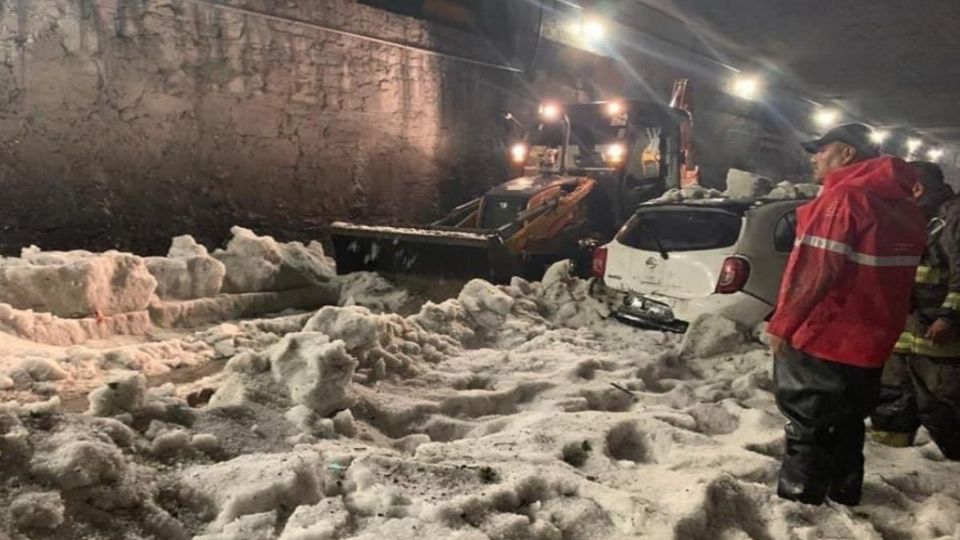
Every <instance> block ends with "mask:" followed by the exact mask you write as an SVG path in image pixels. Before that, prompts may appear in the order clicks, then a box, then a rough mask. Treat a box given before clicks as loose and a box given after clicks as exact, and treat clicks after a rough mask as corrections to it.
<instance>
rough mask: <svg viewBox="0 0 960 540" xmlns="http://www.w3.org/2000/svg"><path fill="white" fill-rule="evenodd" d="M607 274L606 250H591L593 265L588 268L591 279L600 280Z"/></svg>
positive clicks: (602, 248)
mask: <svg viewBox="0 0 960 540" xmlns="http://www.w3.org/2000/svg"><path fill="white" fill-rule="evenodd" d="M606 272H607V248H605V247H598V248H597V249H595V250H593V265H592V266H591V267H590V273H591V274H593V277H597V278H602V277H603V275H604V274H605V273H606Z"/></svg>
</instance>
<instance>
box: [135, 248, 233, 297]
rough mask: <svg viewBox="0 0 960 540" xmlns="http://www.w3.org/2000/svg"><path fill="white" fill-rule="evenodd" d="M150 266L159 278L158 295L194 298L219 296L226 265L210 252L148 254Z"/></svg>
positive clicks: (148, 265)
mask: <svg viewBox="0 0 960 540" xmlns="http://www.w3.org/2000/svg"><path fill="white" fill-rule="evenodd" d="M145 261H146V264H147V269H148V270H149V271H150V274H151V275H153V277H154V278H156V280H157V290H156V293H157V296H158V297H160V298H165V299H174V300H193V299H196V298H207V297H211V296H216V295H217V294H218V293H219V292H220V288H221V287H222V286H223V277H224V275H225V274H226V271H227V270H226V267H225V266H224V265H223V263H222V262H220V261H218V260H216V259H214V258H213V257H210V256H205V257H189V258H176V259H174V258H168V257H148V258H146V259H145Z"/></svg>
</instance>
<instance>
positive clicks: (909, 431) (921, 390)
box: [871, 354, 960, 461]
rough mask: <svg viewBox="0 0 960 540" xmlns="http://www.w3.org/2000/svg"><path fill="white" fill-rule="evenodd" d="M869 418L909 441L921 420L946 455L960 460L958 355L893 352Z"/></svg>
mask: <svg viewBox="0 0 960 540" xmlns="http://www.w3.org/2000/svg"><path fill="white" fill-rule="evenodd" d="M871 420H872V421H873V427H874V429H876V430H879V431H885V432H888V433H901V434H904V435H905V439H907V440H911V441H912V439H913V436H914V435H915V434H916V431H917V428H919V427H920V425H921V424H922V425H923V426H924V427H926V428H927V431H929V432H930V438H932V439H933V441H934V442H935V443H937V446H939V447H940V451H941V452H943V455H944V456H945V457H946V458H947V459H950V460H954V461H960V358H933V357H929V356H922V355H917V354H910V355H901V354H895V355H893V357H891V358H890V361H889V362H887V365H886V366H885V367H884V371H883V389H882V390H881V395H880V402H879V404H878V405H877V408H876V410H875V411H874V412H873V414H872V415H871Z"/></svg>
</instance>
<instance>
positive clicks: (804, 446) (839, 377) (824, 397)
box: [773, 346, 882, 505]
mask: <svg viewBox="0 0 960 540" xmlns="http://www.w3.org/2000/svg"><path fill="white" fill-rule="evenodd" d="M881 371H882V370H881V369H880V368H862V367H857V366H850V365H846V364H840V363H837V362H828V361H825V360H821V359H819V358H815V357H813V356H810V355H807V354H804V353H802V352H800V351H797V350H795V349H792V348H790V347H788V346H784V348H783V350H781V351H780V352H779V353H777V355H776V359H775V360H774V364H773V378H774V383H775V386H776V398H777V406H778V407H779V408H780V412H782V413H783V415H784V416H786V417H787V420H788V423H787V426H786V454H785V455H784V457H783V463H782V464H781V467H780V476H779V479H778V482H777V494H778V495H780V496H781V497H783V498H785V499H791V500H795V501H800V502H804V503H808V504H821V503H823V502H824V499H825V498H826V497H828V496H829V497H830V499H831V500H834V501H836V502H838V503H841V504H846V505H856V504H859V503H860V494H861V490H862V488H863V442H864V425H863V420H864V419H865V418H866V417H867V416H868V415H869V414H870V413H871V412H872V411H873V409H874V407H875V406H876V403H877V396H878V394H879V392H880V375H881Z"/></svg>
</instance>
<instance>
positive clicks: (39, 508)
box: [10, 491, 64, 529]
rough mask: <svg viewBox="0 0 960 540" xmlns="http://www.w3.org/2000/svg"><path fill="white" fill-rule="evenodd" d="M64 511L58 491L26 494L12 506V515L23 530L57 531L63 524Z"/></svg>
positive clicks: (15, 500) (18, 498) (14, 501)
mask: <svg viewBox="0 0 960 540" xmlns="http://www.w3.org/2000/svg"><path fill="white" fill-rule="evenodd" d="M63 510H64V507H63V499H62V498H61V497H60V494H59V493H57V492H56V491H47V492H42V493H25V494H23V495H20V496H19V497H17V498H16V499H14V500H13V503H11V504H10V514H11V515H12V516H13V520H14V522H15V523H16V524H17V526H18V527H20V528H21V529H56V528H57V527H59V526H60V525H61V524H62V523H63Z"/></svg>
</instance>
